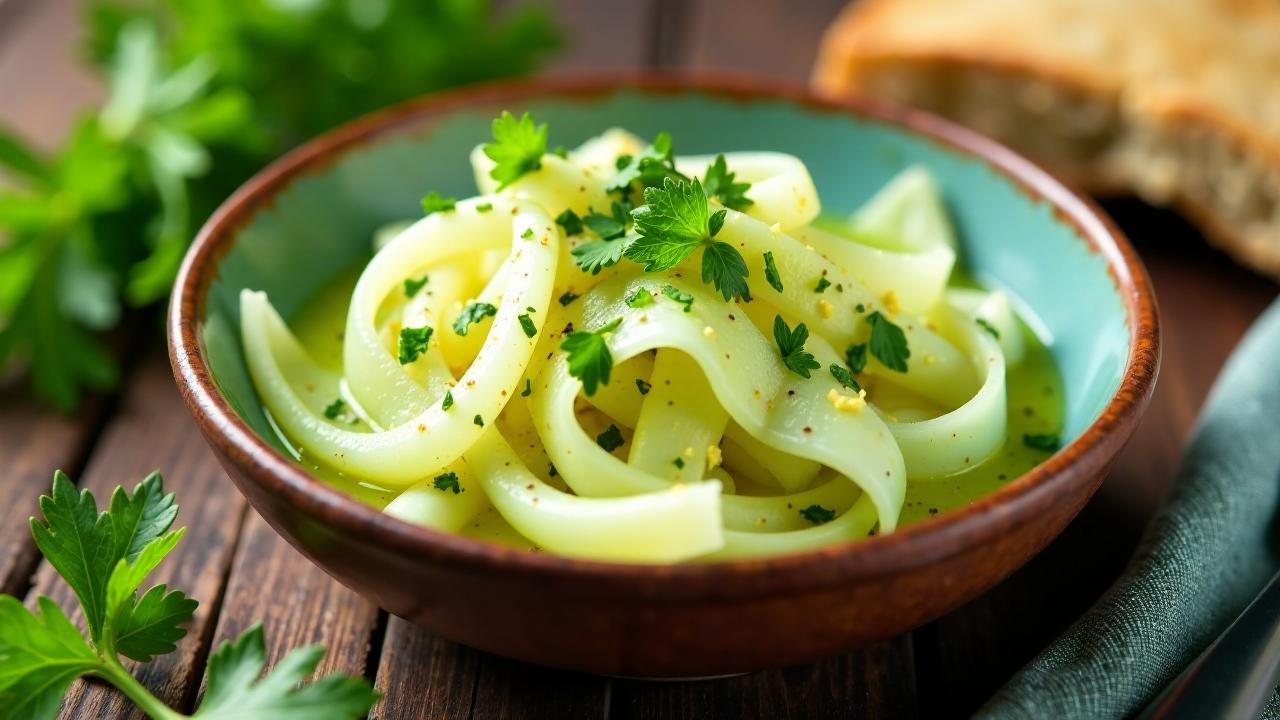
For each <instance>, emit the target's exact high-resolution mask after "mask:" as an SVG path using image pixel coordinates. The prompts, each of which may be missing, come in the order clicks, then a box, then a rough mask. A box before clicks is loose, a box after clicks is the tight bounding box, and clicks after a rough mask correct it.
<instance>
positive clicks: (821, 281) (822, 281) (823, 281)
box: [813, 275, 831, 293]
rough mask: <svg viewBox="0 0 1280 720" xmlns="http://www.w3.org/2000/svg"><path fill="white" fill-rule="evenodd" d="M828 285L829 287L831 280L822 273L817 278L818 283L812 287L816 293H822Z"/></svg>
mask: <svg viewBox="0 0 1280 720" xmlns="http://www.w3.org/2000/svg"><path fill="white" fill-rule="evenodd" d="M829 287H831V281H830V280H828V279H827V276H825V275H823V276H822V277H820V278H818V284H817V285H815V286H814V287H813V291H814V292H816V293H824V292H826V291H827V288H829Z"/></svg>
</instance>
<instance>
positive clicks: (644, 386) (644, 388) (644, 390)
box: [636, 378, 653, 395]
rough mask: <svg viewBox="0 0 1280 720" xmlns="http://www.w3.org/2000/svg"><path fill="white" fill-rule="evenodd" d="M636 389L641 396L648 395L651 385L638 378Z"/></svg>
mask: <svg viewBox="0 0 1280 720" xmlns="http://www.w3.org/2000/svg"><path fill="white" fill-rule="evenodd" d="M636 389H637V390H639V391H640V394H641V395H648V394H649V391H650V390H652V389H653V385H650V384H649V383H647V382H645V381H644V380H641V379H640V378H636Z"/></svg>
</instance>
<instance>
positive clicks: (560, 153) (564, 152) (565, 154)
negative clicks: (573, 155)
mask: <svg viewBox="0 0 1280 720" xmlns="http://www.w3.org/2000/svg"><path fill="white" fill-rule="evenodd" d="M551 154H552V155H555V156H556V157H558V158H564V159H566V160H567V159H569V148H567V147H565V146H563V145H557V146H555V147H553V148H551Z"/></svg>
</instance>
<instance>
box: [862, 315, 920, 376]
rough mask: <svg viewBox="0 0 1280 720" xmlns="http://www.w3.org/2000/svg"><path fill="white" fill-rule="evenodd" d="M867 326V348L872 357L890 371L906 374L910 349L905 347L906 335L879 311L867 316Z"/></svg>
mask: <svg viewBox="0 0 1280 720" xmlns="http://www.w3.org/2000/svg"><path fill="white" fill-rule="evenodd" d="M867 324H868V325H870V326H871V339H870V340H868V341H867V346H868V348H869V349H870V350H871V355H872V357H874V358H875V359H877V360H879V361H880V363H881V364H882V365H884V366H885V367H887V368H889V369H890V370H894V371H896V372H902V373H904V372H906V371H907V358H909V357H911V349H910V348H908V347H907V335H906V333H904V332H902V328H900V327H898V326H897V325H895V324H894V323H893V321H892V320H890V319H889V318H887V317H885V316H884V315H881V314H880V313H879V311H877V312H873V313H871V314H870V315H868V316H867Z"/></svg>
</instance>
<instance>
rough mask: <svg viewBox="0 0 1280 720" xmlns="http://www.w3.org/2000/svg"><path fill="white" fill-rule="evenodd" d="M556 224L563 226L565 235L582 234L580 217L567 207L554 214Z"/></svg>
mask: <svg viewBox="0 0 1280 720" xmlns="http://www.w3.org/2000/svg"><path fill="white" fill-rule="evenodd" d="M556 224H557V225H559V226H560V227H562V228H564V234H565V235H581V234H582V218H580V217H578V213H576V212H574V211H573V210H571V209H569V208H565V209H564V212H562V213H560V214H559V215H557V216H556Z"/></svg>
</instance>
